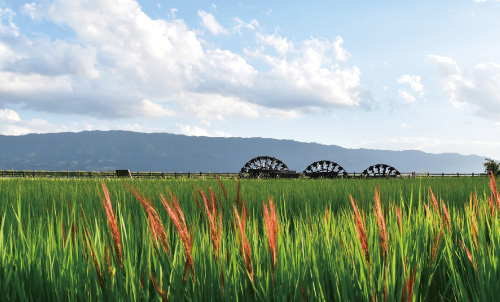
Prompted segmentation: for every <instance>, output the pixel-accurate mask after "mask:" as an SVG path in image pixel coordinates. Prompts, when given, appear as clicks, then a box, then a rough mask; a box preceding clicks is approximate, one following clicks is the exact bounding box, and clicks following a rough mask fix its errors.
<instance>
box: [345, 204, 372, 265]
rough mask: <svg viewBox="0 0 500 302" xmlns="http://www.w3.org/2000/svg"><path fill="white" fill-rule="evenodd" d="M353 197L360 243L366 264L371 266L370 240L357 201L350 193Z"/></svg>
mask: <svg viewBox="0 0 500 302" xmlns="http://www.w3.org/2000/svg"><path fill="white" fill-rule="evenodd" d="M349 198H350V199H351V204H352V207H353V208H354V220H355V222H356V231H357V234H358V239H359V243H360V244H361V250H362V251H363V254H364V256H365V259H366V264H367V265H368V267H370V253H369V252H368V240H367V238H366V227H365V224H364V223H363V220H362V219H361V216H360V215H359V212H358V208H357V207H356V203H355V202H354V198H352V196H351V195H349Z"/></svg>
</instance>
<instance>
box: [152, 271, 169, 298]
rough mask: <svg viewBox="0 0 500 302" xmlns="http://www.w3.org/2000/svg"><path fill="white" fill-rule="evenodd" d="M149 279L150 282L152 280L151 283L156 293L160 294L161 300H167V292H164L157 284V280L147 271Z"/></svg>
mask: <svg viewBox="0 0 500 302" xmlns="http://www.w3.org/2000/svg"><path fill="white" fill-rule="evenodd" d="M149 279H150V280H151V282H153V285H154V287H155V288H156V291H157V292H158V294H159V295H160V297H161V300H162V301H163V302H167V301H168V297H167V294H166V293H165V291H164V290H163V288H161V286H160V285H159V284H158V282H157V281H156V278H155V276H154V275H153V273H151V272H150V273H149Z"/></svg>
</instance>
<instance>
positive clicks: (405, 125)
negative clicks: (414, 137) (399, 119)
mask: <svg viewBox="0 0 500 302" xmlns="http://www.w3.org/2000/svg"><path fill="white" fill-rule="evenodd" d="M400 127H401V128H403V129H413V128H415V126H413V125H408V124H405V123H402V124H401V125H400Z"/></svg>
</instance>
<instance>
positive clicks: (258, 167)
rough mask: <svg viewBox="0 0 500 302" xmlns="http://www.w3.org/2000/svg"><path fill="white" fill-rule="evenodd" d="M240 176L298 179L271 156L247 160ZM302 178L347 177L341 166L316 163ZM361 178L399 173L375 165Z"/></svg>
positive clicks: (390, 167) (323, 161) (389, 175)
mask: <svg viewBox="0 0 500 302" xmlns="http://www.w3.org/2000/svg"><path fill="white" fill-rule="evenodd" d="M240 174H241V175H248V177H250V178H278V177H279V178H298V177H299V176H300V174H299V173H297V172H296V171H290V170H289V169H288V166H287V165H286V164H285V163H284V162H282V161H281V160H279V159H277V158H275V157H272V156H258V157H255V158H252V159H251V160H249V161H248V162H247V163H246V164H245V165H244V166H243V167H242V168H241V170H240ZM303 175H304V176H307V177H310V178H338V177H344V178H347V177H348V176H349V175H348V173H347V172H346V170H344V168H342V166H341V165H339V164H337V163H335V162H332V161H329V160H320V161H316V162H314V163H312V164H310V165H309V166H307V168H306V169H305V170H304V172H303ZM361 175H362V176H363V177H397V176H400V175H401V174H400V173H399V171H398V170H397V169H396V168H394V167H392V166H389V165H386V164H376V165H373V166H370V167H368V168H367V169H365V170H364V171H363V173H362V174H361Z"/></svg>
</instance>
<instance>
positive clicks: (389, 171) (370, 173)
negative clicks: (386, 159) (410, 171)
mask: <svg viewBox="0 0 500 302" xmlns="http://www.w3.org/2000/svg"><path fill="white" fill-rule="evenodd" d="M399 175H401V173H399V171H398V170H397V169H396V168H394V167H391V166H389V165H386V164H376V165H373V166H370V167H368V169H366V170H364V171H363V176H366V177H397V176H399Z"/></svg>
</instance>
